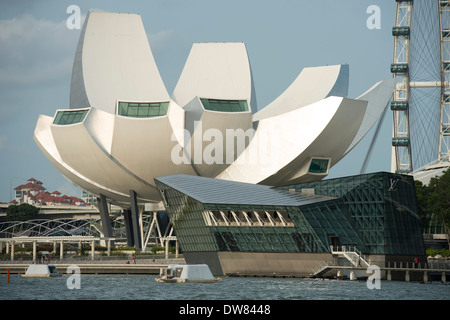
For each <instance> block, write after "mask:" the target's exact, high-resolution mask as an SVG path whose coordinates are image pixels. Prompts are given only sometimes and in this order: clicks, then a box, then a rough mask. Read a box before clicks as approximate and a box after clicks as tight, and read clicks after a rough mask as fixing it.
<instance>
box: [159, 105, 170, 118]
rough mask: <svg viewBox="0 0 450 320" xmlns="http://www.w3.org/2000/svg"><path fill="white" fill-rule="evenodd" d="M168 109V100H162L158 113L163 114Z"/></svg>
mask: <svg viewBox="0 0 450 320" xmlns="http://www.w3.org/2000/svg"><path fill="white" fill-rule="evenodd" d="M168 110H169V102H162V103H161V105H160V107H159V115H160V116H165V115H166V114H167V111H168Z"/></svg>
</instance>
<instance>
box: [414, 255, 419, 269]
mask: <svg viewBox="0 0 450 320" xmlns="http://www.w3.org/2000/svg"><path fill="white" fill-rule="evenodd" d="M418 263H419V259H417V257H415V258H414V268H417V265H418Z"/></svg>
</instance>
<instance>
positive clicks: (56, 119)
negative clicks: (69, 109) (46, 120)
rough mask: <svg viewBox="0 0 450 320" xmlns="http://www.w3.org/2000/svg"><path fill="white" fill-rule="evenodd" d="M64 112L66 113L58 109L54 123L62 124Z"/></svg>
mask: <svg viewBox="0 0 450 320" xmlns="http://www.w3.org/2000/svg"><path fill="white" fill-rule="evenodd" d="M63 114H64V112H62V111H58V113H57V114H56V117H55V120H54V121H53V123H55V124H60V122H61V117H62V116H63Z"/></svg>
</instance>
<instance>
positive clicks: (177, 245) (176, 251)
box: [175, 239, 180, 259]
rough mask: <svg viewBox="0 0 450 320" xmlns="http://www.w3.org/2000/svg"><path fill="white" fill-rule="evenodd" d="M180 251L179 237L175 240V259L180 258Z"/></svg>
mask: <svg viewBox="0 0 450 320" xmlns="http://www.w3.org/2000/svg"><path fill="white" fill-rule="evenodd" d="M179 251H180V244H179V243H178V239H177V240H176V241H175V259H178V254H179Z"/></svg>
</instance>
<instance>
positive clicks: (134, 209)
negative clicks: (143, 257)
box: [130, 190, 142, 251]
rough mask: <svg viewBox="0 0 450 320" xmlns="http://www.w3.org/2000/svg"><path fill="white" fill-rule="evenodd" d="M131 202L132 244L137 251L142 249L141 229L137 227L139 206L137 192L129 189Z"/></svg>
mask: <svg viewBox="0 0 450 320" xmlns="http://www.w3.org/2000/svg"><path fill="white" fill-rule="evenodd" d="M130 204H131V224H132V226H133V237H134V246H135V247H136V250H137V251H141V250H142V244H141V231H140V227H139V208H138V203H137V194H136V192H135V191H134V190H130Z"/></svg>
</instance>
